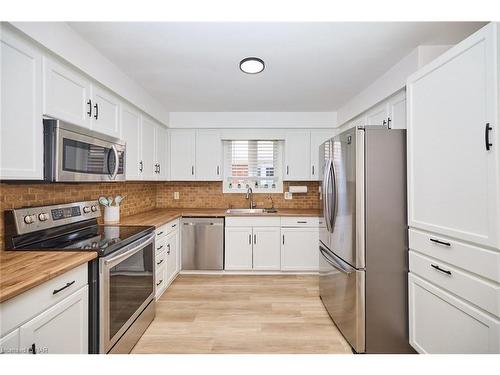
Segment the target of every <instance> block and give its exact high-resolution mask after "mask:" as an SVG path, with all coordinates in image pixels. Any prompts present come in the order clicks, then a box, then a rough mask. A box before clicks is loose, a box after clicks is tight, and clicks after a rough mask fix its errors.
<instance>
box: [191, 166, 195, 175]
mask: <svg viewBox="0 0 500 375" xmlns="http://www.w3.org/2000/svg"><path fill="white" fill-rule="evenodd" d="M191 174H192V175H193V176H194V165H192V166H191Z"/></svg>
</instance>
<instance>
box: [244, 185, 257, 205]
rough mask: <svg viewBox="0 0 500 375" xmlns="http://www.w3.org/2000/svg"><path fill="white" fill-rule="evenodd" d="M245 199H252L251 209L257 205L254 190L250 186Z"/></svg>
mask: <svg viewBox="0 0 500 375" xmlns="http://www.w3.org/2000/svg"><path fill="white" fill-rule="evenodd" d="M245 199H250V209H252V208H255V207H257V205H256V204H255V202H254V201H253V190H252V188H251V187H250V186H249V187H248V188H247V194H246V196H245Z"/></svg>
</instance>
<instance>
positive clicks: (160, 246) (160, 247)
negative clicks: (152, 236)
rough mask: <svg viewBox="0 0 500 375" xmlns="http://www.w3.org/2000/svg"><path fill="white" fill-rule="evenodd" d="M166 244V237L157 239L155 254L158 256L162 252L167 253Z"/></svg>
mask: <svg viewBox="0 0 500 375" xmlns="http://www.w3.org/2000/svg"><path fill="white" fill-rule="evenodd" d="M166 242H167V238H166V237H162V238H160V239H156V241H155V254H156V255H157V256H158V254H160V253H161V252H163V251H165V249H166V248H167V244H166Z"/></svg>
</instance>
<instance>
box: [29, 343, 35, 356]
mask: <svg viewBox="0 0 500 375" xmlns="http://www.w3.org/2000/svg"><path fill="white" fill-rule="evenodd" d="M29 352H30V353H31V354H36V345H35V343H33V344H31V348H30V349H29Z"/></svg>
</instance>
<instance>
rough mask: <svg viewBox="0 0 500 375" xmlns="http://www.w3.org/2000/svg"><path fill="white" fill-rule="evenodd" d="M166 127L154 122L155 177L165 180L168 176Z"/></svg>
mask: <svg viewBox="0 0 500 375" xmlns="http://www.w3.org/2000/svg"><path fill="white" fill-rule="evenodd" d="M168 151H169V150H168V132H167V129H166V128H164V127H163V126H161V125H160V124H156V168H155V171H156V179H157V180H160V181H166V180H168V177H169V169H170V168H169V160H168V159H169V152H168Z"/></svg>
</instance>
